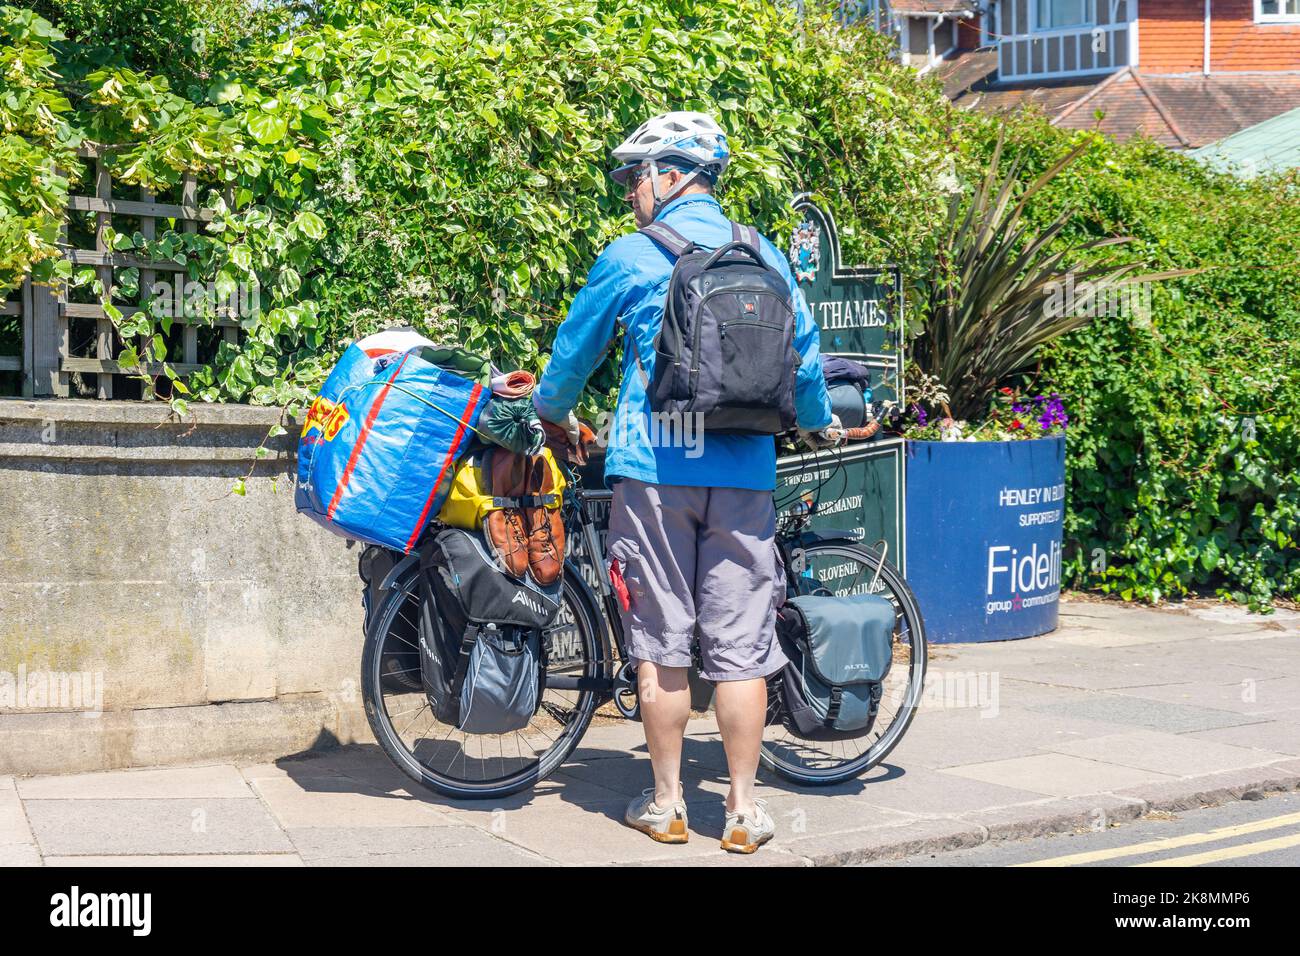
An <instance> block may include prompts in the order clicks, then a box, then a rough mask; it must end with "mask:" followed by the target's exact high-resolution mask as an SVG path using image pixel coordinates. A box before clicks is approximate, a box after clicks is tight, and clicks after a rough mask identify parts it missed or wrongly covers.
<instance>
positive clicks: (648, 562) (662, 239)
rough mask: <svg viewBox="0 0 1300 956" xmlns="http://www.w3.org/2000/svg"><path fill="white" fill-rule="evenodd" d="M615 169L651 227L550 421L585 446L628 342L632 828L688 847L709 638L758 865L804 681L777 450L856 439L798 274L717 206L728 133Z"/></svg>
mask: <svg viewBox="0 0 1300 956" xmlns="http://www.w3.org/2000/svg"><path fill="white" fill-rule="evenodd" d="M614 157H615V159H616V160H618V161H619V162H620V163H621V165H620V166H619V167H618V168H617V169H615V170H614V171H613V173H612V174H611V175H612V177H613V179H614V181H615V182H617V183H619V184H620V185H622V186H624V187H625V188H626V199H627V201H628V202H629V203H631V205H632V209H633V212H634V214H635V218H636V223H637V226H638V227H639V228H638V231H637V232H635V233H631V234H629V235H625V236H622V237H620V238H618V239H616V240H615V241H614V242H612V243H611V244H610V245H609V246H608V247H607V248H606V249H605V250H604V252H602V253H601V255H600V256H599V258H597V260H596V263H595V264H594V265H593V266H592V269H591V272H590V274H589V275H588V278H587V284H586V286H585V287H584V288H583V289H582V291H581V292H579V293H578V295H577V297H576V298H575V299H574V301H573V304H572V306H571V307H570V309H569V313H568V316H567V318H566V319H565V321H564V322H563V324H562V325H561V326H560V328H559V331H558V332H557V335H556V339H555V344H554V346H553V348H552V352H551V360H550V364H549V366H548V367H547V369H546V372H545V374H544V375H543V377H542V380H541V382H540V383H539V384H538V387H537V389H536V391H535V392H534V393H533V402H534V405H535V406H536V408H537V412H538V415H539V416H540V417H542V418H543V419H546V420H547V421H550V422H554V423H557V424H561V425H564V426H565V427H567V428H569V429H571V430H575V431H576V420H575V419H574V418H573V412H572V410H573V407H574V405H575V404H576V403H577V401H578V398H579V396H580V394H581V392H582V389H583V388H584V386H585V385H586V382H587V379H588V378H589V376H590V375H591V373H592V371H593V370H594V369H595V367H596V366H597V365H598V364H599V363H600V361H601V359H602V358H603V357H604V354H605V351H606V350H607V348H608V346H609V344H610V343H611V341H612V340H613V337H614V335H615V333H616V332H617V330H618V328H619V327H622V329H623V333H624V337H623V364H622V384H621V386H620V388H619V395H618V404H617V407H616V411H615V415H614V425H615V427H612V428H611V429H610V431H609V434H610V440H609V447H608V451H607V456H606V464H605V474H606V481H607V482H608V483H610V485H611V487H612V488H613V504H612V507H611V511H610V520H609V536H608V544H607V554H608V557H609V568H608V571H609V574H610V580H611V585H612V587H613V588H614V590H615V592H616V594H618V596H619V602H620V614H621V618H622V623H623V627H624V629H625V631H626V635H627V652H628V655H629V657H630V658H631V659H632V661H633V662H634V663H635V665H636V673H637V683H638V691H639V698H640V705H641V719H642V723H643V724H644V726H645V733H646V744H647V747H648V749H649V752H650V759H651V765H652V767H653V771H654V786H653V787H652V788H650V789H647V790H646V791H645V792H644V793H643V794H642V796H641V797H640V798H638V799H636V800H633V801H632V804H631V805H630V806H629V807H628V809H627V813H626V814H625V817H624V819H625V821H626V823H627V824H628V825H629V826H631V827H633V828H635V829H637V830H640V831H642V832H644V833H646V834H648V835H649V836H650V837H652V838H653V839H655V840H657V841H659V842H662V843H685V842H686V841H687V839H688V829H687V808H686V803H685V800H684V794H683V790H682V785H681V779H680V776H681V752H682V737H683V734H684V733H685V729H686V722H687V720H688V718H689V716H690V690H689V687H688V684H687V673H688V668H689V667H690V665H691V647H692V643H693V642H694V641H695V639H696V638H697V637H698V641H699V650H700V655H701V658H702V660H703V668H702V670H701V675H702V676H703V677H704V678H705V679H707V680H709V681H712V682H714V683H715V684H716V687H717V692H716V701H715V707H716V711H717V719H718V726H719V729H720V730H721V733H722V740H723V746H724V749H725V750H726V754H727V766H728V770H729V773H730V789H729V791H728V793H727V799H726V823H725V826H724V828H723V838H722V847H723V848H724V849H726V850H730V851H733V852H740V853H752V852H753V851H754V850H756V849H757V848H758V847H759V846H760V845H762V844H763V843H765V842H767V841H768V840H770V839H771V838H772V835H773V833H774V829H775V827H774V823H773V821H772V818H771V816H770V814H769V813H768V812H767V809H766V808H765V807H764V805H763V803H762V801H759V800H756V799H755V797H754V777H755V774H756V772H757V769H758V762H759V749H760V746H761V742H762V736H763V726H764V721H765V716H766V711H767V686H766V680H765V678H767V677H768V676H769V675H771V674H773V673H775V672H776V671H778V670H779V669H780V668H781V667H782V666H784V664H785V663H786V657H785V655H784V654H783V653H782V650H781V647H780V644H779V643H778V642H777V640H776V632H775V616H776V608H777V606H778V605H779V603H780V601H781V600H782V599H783V597H784V590H785V576H784V571H783V569H782V567H781V566H780V558H779V556H778V553H777V550H776V548H775V547H774V535H775V530H776V510H775V507H774V505H773V497H772V495H773V490H774V488H775V483H776V448H775V442H774V441H773V438H772V436H773V435H775V434H779V433H781V432H783V431H786V430H787V429H789V428H792V427H795V426H796V425H797V427H798V428H799V429H800V430H801V431H803V432H805V433H807V434H808V435H809V436H810V437H811V438H812V440H813V441H814V442H815V443H819V444H836V443H838V442H839V441H841V440H842V439H843V430H842V429H840V428H839V422H838V421H837V420H836V419H835V417H834V416H833V415H832V414H831V404H830V398H829V396H828V395H827V391H826V385H825V381H824V380H823V377H822V372H821V363H820V361H819V355H818V351H819V350H818V329H817V326H816V324H815V323H814V322H813V319H812V316H811V314H810V313H809V311H808V307H807V304H806V303H805V302H804V299H803V296H802V294H801V293H800V292H799V290H798V288H797V286H796V284H795V281H794V278H793V277H792V276H791V274H790V269H789V267H788V265H787V264H786V262H785V260H784V257H782V256H781V255H780V253H778V252H777V250H776V249H775V248H774V247H773V246H772V244H771V243H770V242H768V241H767V240H766V239H764V238H762V237H761V236H760V235H759V234H758V232H757V231H756V230H754V229H752V228H748V227H743V226H739V225H735V224H733V223H731V222H730V221H729V220H728V219H727V218H726V217H725V216H724V215H723V213H722V209H721V207H720V206H719V204H718V202H717V200H716V199H714V197H713V190H714V187H715V185H716V183H717V180H718V177H719V176H721V174H722V173H723V172H724V171H725V170H726V168H727V164H728V162H729V161H730V158H731V154H730V150H729V148H728V145H727V137H726V134H725V133H724V132H723V130H722V129H721V127H719V126H718V124H717V123H716V122H715V121H714V120H713V119H712V118H711V117H709V116H707V115H706V114H703V113H692V112H674V113H667V114H664V115H662V116H656V117H654V118H652V119H650V120H647V121H646V122H645V123H643V124H642V125H641V126H640V127H638V128H637V130H636V131H635V132H634V133H633V134H632V135H631V136H629V137H628V139H627V140H626V141H625V142H624V143H623V144H622V145H620V146H619V147H618V148H617V149H616V150H614ZM675 267H676V269H675ZM665 423H667V426H668V427H665ZM575 437H576V436H575ZM701 438H702V440H701Z"/></svg>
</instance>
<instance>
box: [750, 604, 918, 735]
mask: <svg viewBox="0 0 1300 956" xmlns="http://www.w3.org/2000/svg"><path fill="white" fill-rule="evenodd" d="M894 621H895V615H894V605H893V604H891V603H890V602H889V600H888V599H886V598H883V597H881V596H880V595H877V594H855V595H850V596H847V597H835V596H833V595H815V594H802V595H799V596H797V597H792V598H789V599H788V600H787V601H786V602H785V604H784V605H782V607H781V609H780V610H779V611H778V612H777V622H776V630H777V638H778V640H780V642H781V649H782V650H783V651H785V654H786V656H787V657H788V658H790V663H789V664H787V665H786V666H785V667H784V668H782V670H781V672H780V674H779V676H778V678H777V679H776V680H775V681H774V682H773V683H774V684H775V686H776V689H777V690H778V692H779V694H780V697H781V707H780V711H781V720H782V723H784V724H785V726H786V728H787V729H788V730H789V731H790V732H791V733H792V734H795V735H797V736H799V737H802V738H803V739H805V740H823V741H824V740H846V739H850V738H854V737H861V736H863V735H865V734H868V733H870V732H871V726H872V724H873V723H874V722H875V719H876V713H877V710H878V709H879V706H880V695H881V690H882V687H883V684H884V680H885V677H886V676H887V675H888V674H889V667H890V664H891V663H892V661H893V639H894Z"/></svg>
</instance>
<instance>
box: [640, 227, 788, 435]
mask: <svg viewBox="0 0 1300 956" xmlns="http://www.w3.org/2000/svg"><path fill="white" fill-rule="evenodd" d="M641 232H643V233H645V235H647V236H648V237H649V238H650V239H652V240H654V241H655V242H656V243H658V244H659V245H660V246H662V247H663V248H664V249H666V250H667V251H668V252H669V253H670V254H671V255H672V256H674V257H675V258H676V260H677V262H676V264H675V265H674V266H673V274H672V279H671V280H669V283H668V296H667V300H666V301H665V303H664V317H663V324H662V326H661V327H660V330H659V335H658V336H657V337H656V338H655V352H656V353H657V354H656V356H655V370H654V381H653V382H649V381H646V391H647V392H649V397H650V408H651V410H652V411H654V412H660V413H669V414H674V415H688V414H691V415H702V416H703V419H702V421H703V427H704V429H705V430H706V431H712V432H732V433H737V434H750V435H776V434H780V433H781V432H784V431H788V430H789V429H791V428H793V427H794V426H795V411H794V379H795V371H796V370H797V369H798V367H799V353H798V352H796V351H795V348H794V326H795V313H794V306H793V303H792V302H791V301H790V289H789V286H788V285H787V283H786V280H785V278H784V277H783V276H782V275H781V273H780V272H779V271H777V270H776V269H773V268H771V267H769V266H768V265H767V264H766V263H765V262H764V261H763V255H762V251H761V250H762V243H761V242H760V240H759V236H758V231H757V230H756V229H754V228H753V227H752V226H738V225H736V224H735V223H732V225H731V235H732V241H731V242H728V243H726V244H725V245H723V246H721V247H720V248H718V249H713V250H709V249H701V248H699V247H697V246H696V245H695V243H693V242H691V241H690V240H688V239H686V238H685V237H684V236H682V234H681V233H679V232H677V231H676V230H675V229H673V228H672V227H670V226H667V225H665V224H664V223H662V222H655V223H651V224H650V225H648V226H646V227H645V228H644V229H642V230H641ZM637 364H638V366H640V356H637ZM641 374H642V379H643V380H646V375H645V370H644V368H642V371H641Z"/></svg>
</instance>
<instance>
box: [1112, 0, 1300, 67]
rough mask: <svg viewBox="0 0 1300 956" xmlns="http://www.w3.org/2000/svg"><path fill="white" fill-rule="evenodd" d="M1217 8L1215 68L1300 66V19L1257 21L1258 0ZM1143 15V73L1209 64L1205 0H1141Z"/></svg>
mask: <svg viewBox="0 0 1300 956" xmlns="http://www.w3.org/2000/svg"><path fill="white" fill-rule="evenodd" d="M1211 10H1212V15H1211V18H1210V68H1211V70H1213V71H1215V72H1219V71H1225V72H1227V71H1238V72H1240V71H1247V70H1251V71H1256V70H1257V71H1274V70H1300V24H1273V23H1267V24H1266V23H1256V22H1255V4H1254V0H1213V5H1212V8H1211ZM1138 17H1139V21H1140V22H1139V29H1140V33H1139V43H1140V45H1141V49H1140V51H1139V63H1140V64H1141V69H1142V71H1143V72H1145V73H1195V72H1199V71H1200V70H1201V69H1202V68H1203V67H1204V65H1205V4H1204V2H1203V0H1141V3H1140V4H1139V6H1138Z"/></svg>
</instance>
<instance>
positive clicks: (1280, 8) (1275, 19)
mask: <svg viewBox="0 0 1300 956" xmlns="http://www.w3.org/2000/svg"><path fill="white" fill-rule="evenodd" d="M1255 22H1256V23H1300V0H1255Z"/></svg>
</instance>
